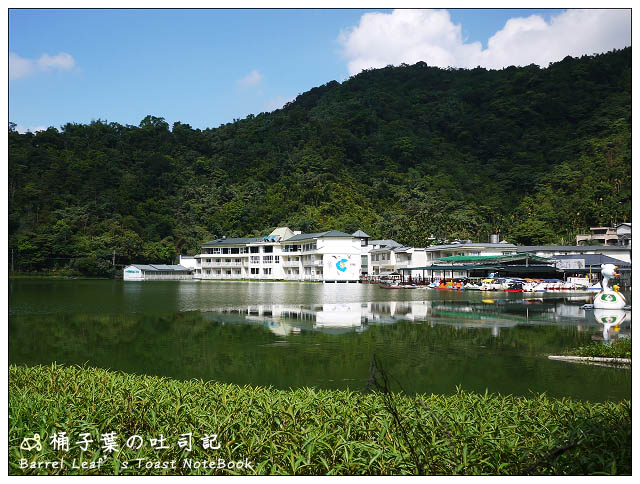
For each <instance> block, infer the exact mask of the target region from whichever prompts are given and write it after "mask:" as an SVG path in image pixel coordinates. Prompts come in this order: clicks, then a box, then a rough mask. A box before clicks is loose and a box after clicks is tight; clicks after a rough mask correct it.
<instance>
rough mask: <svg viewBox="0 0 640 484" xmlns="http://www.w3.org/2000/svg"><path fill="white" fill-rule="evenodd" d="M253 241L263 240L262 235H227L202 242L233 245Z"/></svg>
mask: <svg viewBox="0 0 640 484" xmlns="http://www.w3.org/2000/svg"><path fill="white" fill-rule="evenodd" d="M253 242H264V237H229V238H226V239H215V240H210V241H209V242H205V243H204V244H202V245H203V246H205V245H206V246H208V245H234V244H251V243H253Z"/></svg>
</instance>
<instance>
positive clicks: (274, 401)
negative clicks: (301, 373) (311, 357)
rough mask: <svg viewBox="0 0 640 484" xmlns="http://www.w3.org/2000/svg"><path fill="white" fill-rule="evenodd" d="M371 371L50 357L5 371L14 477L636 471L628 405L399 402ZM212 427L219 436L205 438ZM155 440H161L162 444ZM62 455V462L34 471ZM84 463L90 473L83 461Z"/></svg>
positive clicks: (463, 399) (432, 398)
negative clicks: (219, 368) (346, 383)
mask: <svg viewBox="0 0 640 484" xmlns="http://www.w3.org/2000/svg"><path fill="white" fill-rule="evenodd" d="M375 376H376V375H374V378H373V379H372V382H373V384H372V385H370V387H371V388H369V389H368V391H366V392H363V391H353V390H318V389H315V388H299V389H295V390H277V389H273V388H263V387H249V386H238V385H233V384H225V383H218V382H204V381H201V380H191V381H177V380H171V379H167V378H161V377H154V376H140V375H132V374H126V373H120V372H114V371H108V370H104V369H98V368H86V367H76V366H59V365H56V364H52V365H51V366H34V367H25V366H13V365H12V366H10V367H9V472H10V474H46V475H51V474H55V475H68V474H82V475H98V474H103V475H160V474H163V475H182V474H185V475H205V474H256V475H265V474H268V475H276V474H279V475H403V474H421V475H529V474H542V475H585V474H630V473H631V406H630V402H629V401H621V402H605V403H591V402H584V401H574V400H571V399H567V398H564V399H550V398H547V397H546V396H545V395H544V394H535V395H534V394H532V395H531V396H529V397H526V398H525V397H515V396H502V395H493V394H488V393H484V394H478V393H468V392H465V391H463V390H462V389H457V391H456V392H455V393H454V394H452V395H427V394H419V395H415V396H405V395H402V394H398V393H393V392H389V391H387V387H386V386H385V384H384V382H383V384H380V383H379V381H377V380H376V378H375ZM62 432H64V434H62ZM36 433H37V434H38V435H39V436H40V442H41V449H40V450H38V449H31V450H25V449H21V446H24V442H25V438H27V439H29V438H33V436H34V434H36ZM113 433H115V434H113ZM186 434H192V438H193V440H192V446H191V447H192V448H191V449H190V450H189V449H188V448H186V447H181V446H180V444H179V442H178V441H179V440H180V439H181V438H182V439H183V442H182V443H184V438H185V437H184V436H185V435H186ZM213 434H215V435H216V436H217V437H216V439H213V440H211V439H212V436H213ZM61 435H63V436H65V437H67V438H68V440H69V448H68V450H66V449H60V448H59V446H58V448H57V449H56V448H55V445H54V441H55V440H56V439H58V441H59V439H60V436H61ZM109 435H111V437H113V439H112V441H114V442H117V448H113V449H112V450H113V451H111V452H110V451H107V450H106V448H103V446H106V445H107V439H103V438H104V437H105V436H109ZM81 436H82V438H81ZM133 436H139V437H140V438H141V441H142V442H141V441H140V440H137V439H134V440H133V443H134V445H132V446H128V445H127V443H132V440H131V439H132V437H133ZM181 436H182V437H181ZM205 437H207V439H205V440H202V439H203V438H205ZM52 438H53V440H52ZM152 439H155V444H156V445H155V446H152V445H151V443H152ZM163 439H164V440H163ZM81 440H84V441H85V442H86V441H88V440H92V441H93V442H92V443H91V445H87V444H85V446H84V447H85V448H86V450H84V449H83V446H81V445H77V443H78V442H80V441H81ZM158 441H160V442H161V443H164V444H165V445H164V446H162V445H160V446H158V445H157V444H158ZM32 442H33V441H31V443H32ZM27 443H28V441H27ZM58 443H59V442H58ZM138 444H140V448H137V447H138ZM207 444H210V445H209V446H208V445H207ZM214 444H216V445H214ZM218 445H219V448H216V447H218ZM207 446H208V447H209V448H206V447H207ZM27 447H28V446H27ZM130 447H131V448H130ZM163 447H164V448H163ZM101 459H102V460H101ZM61 460H62V461H63V462H64V466H63V467H62V468H51V467H50V468H43V467H40V468H37V467H36V468H32V467H30V466H31V465H32V464H31V463H36V464H37V463H39V462H52V461H61ZM220 460H223V461H224V462H225V463H229V462H234V463H237V462H244V463H245V464H244V465H243V466H239V465H236V466H234V467H233V468H229V467H228V466H227V467H225V466H223V467H216V466H213V467H212V466H211V465H205V464H204V463H211V462H213V463H218V464H219V463H220ZM83 462H84V463H85V465H86V468H81V467H80V465H81V463H83ZM171 463H173V466H172V465H171ZM195 463H200V465H198V466H196V465H195ZM246 463H248V464H249V465H246ZM36 464H33V465H36ZM74 464H75V465H76V466H78V468H74V467H73V465H74ZM163 465H166V467H163ZM149 466H150V467H149Z"/></svg>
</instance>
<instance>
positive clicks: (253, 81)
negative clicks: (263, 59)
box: [238, 69, 264, 88]
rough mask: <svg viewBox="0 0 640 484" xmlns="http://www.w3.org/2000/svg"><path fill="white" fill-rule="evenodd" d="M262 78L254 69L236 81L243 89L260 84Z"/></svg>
mask: <svg viewBox="0 0 640 484" xmlns="http://www.w3.org/2000/svg"><path fill="white" fill-rule="evenodd" d="M263 78H264V76H263V75H262V74H260V72H258V71H257V70H255V69H254V70H252V71H251V72H250V73H249V74H247V75H246V76H244V77H243V78H242V79H240V80H239V81H238V84H240V86H241V87H244V88H248V87H254V86H257V85H258V84H260V82H262V79H263Z"/></svg>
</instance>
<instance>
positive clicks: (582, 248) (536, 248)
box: [518, 245, 631, 252]
mask: <svg viewBox="0 0 640 484" xmlns="http://www.w3.org/2000/svg"><path fill="white" fill-rule="evenodd" d="M591 250H618V251H629V250H631V249H629V247H627V246H622V245H519V246H518V252H549V251H551V252H588V251H591Z"/></svg>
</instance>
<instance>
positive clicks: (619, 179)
mask: <svg viewBox="0 0 640 484" xmlns="http://www.w3.org/2000/svg"><path fill="white" fill-rule="evenodd" d="M8 172H9V173H8V175H9V181H8V188H9V193H8V198H9V246H10V248H12V249H14V257H15V259H14V260H15V269H16V270H18V269H19V270H34V269H47V268H52V267H62V266H67V265H68V266H70V267H75V268H77V269H80V270H81V271H84V272H87V273H91V272H94V273H95V272H100V271H103V270H107V268H108V266H109V263H110V262H111V258H112V255H113V253H114V251H115V254H116V263H118V264H121V263H129V262H134V261H135V262H140V263H142V262H156V263H159V262H170V261H171V259H172V258H173V257H174V256H175V255H176V254H178V253H193V252H194V251H196V250H197V249H198V246H199V244H201V243H202V242H204V241H207V240H210V239H212V238H214V237H220V236H222V235H226V236H245V235H260V234H266V233H268V232H269V231H270V230H272V229H273V228H274V227H276V226H283V225H286V226H289V227H290V228H291V229H292V230H302V231H305V232H311V231H321V230H326V229H337V230H342V231H345V232H348V233H351V232H354V231H355V230H357V229H362V230H364V231H365V232H367V233H368V234H370V235H371V236H373V237H374V238H393V239H395V240H397V241H398V242H401V243H403V244H405V245H413V246H425V245H429V244H431V243H432V242H438V241H442V240H446V239H453V238H469V239H473V240H480V241H486V240H487V239H488V236H489V234H490V233H494V232H498V233H500V234H501V237H502V238H503V239H506V240H508V241H510V242H516V243H523V244H538V243H569V244H570V243H575V234H576V233H579V232H584V231H588V227H589V226H591V225H600V224H603V225H608V224H611V223H614V222H618V223H620V222H623V221H630V217H631V48H627V49H623V50H619V51H614V52H611V53H607V54H602V55H596V56H585V57H582V58H579V59H578V58H570V57H567V58H566V59H564V60H563V61H561V62H557V63H554V64H551V65H550V66H549V67H548V68H546V69H541V68H539V67H538V66H535V65H530V66H527V67H523V68H516V67H509V68H505V69H502V70H486V69H482V68H476V69H471V70H466V69H440V68H435V67H429V66H427V64H425V63H418V64H416V65H413V66H407V65H402V66H400V67H391V66H390V67H387V68H384V69H375V70H368V71H364V72H362V73H360V74H358V75H356V76H353V77H351V78H350V79H349V80H346V81H344V82H343V83H338V82H335V81H333V82H330V83H328V84H325V85H323V86H321V87H317V88H314V89H311V90H310V91H308V92H305V93H303V94H301V95H299V96H298V97H297V98H296V99H295V101H293V102H291V103H289V104H287V105H286V106H284V108H282V109H280V110H277V111H274V112H272V113H262V114H259V115H257V116H253V115H250V116H248V117H247V118H246V119H242V120H235V121H234V122H232V123H229V124H225V125H222V126H220V127H218V128H215V129H206V130H199V129H193V128H191V127H190V126H189V125H188V124H182V123H179V122H178V123H174V125H173V126H172V127H170V126H169V125H168V123H166V122H165V121H164V119H162V118H157V117H154V116H147V117H146V118H145V119H143V120H142V122H141V123H140V125H139V126H129V125H126V126H123V125H120V124H118V123H115V122H106V121H100V120H98V121H94V122H92V123H90V124H88V125H83V124H71V123H69V124H66V125H65V126H62V127H61V128H60V129H56V128H53V127H52V128H49V129H48V130H46V131H41V132H38V133H36V134H31V133H26V134H20V133H18V132H16V131H15V129H14V125H10V127H9V170H8Z"/></svg>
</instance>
